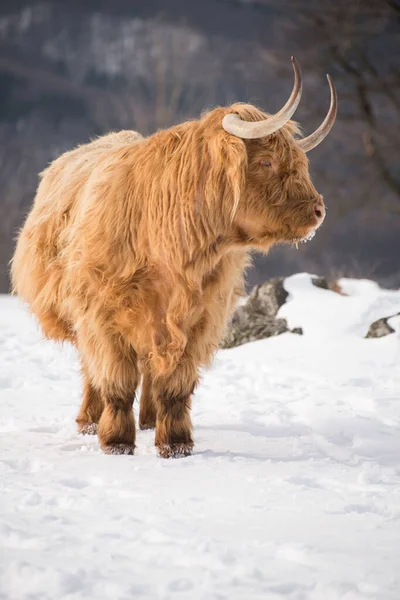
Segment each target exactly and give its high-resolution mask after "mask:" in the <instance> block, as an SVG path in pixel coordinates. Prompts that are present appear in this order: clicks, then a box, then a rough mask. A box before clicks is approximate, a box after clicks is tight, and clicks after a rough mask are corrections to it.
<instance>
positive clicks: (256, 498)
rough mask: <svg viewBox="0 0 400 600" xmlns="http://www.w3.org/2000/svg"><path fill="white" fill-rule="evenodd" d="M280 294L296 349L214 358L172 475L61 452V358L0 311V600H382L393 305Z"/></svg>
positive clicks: (11, 303)
mask: <svg viewBox="0 0 400 600" xmlns="http://www.w3.org/2000/svg"><path fill="white" fill-rule="evenodd" d="M283 286H284V289H285V290H286V292H287V293H288V297H287V299H286V302H285V303H284V304H282V305H281V306H280V308H279V310H278V312H277V318H279V319H285V320H286V322H287V326H288V328H290V329H293V328H295V327H301V328H302V329H303V335H302V336H299V335H292V334H290V333H284V334H282V335H279V336H274V337H271V338H269V339H265V340H260V341H257V342H254V343H251V344H245V345H242V346H240V347H238V348H233V349H230V350H221V351H220V352H218V354H217V357H216V360H215V363H214V365H213V367H212V369H210V370H209V371H207V372H205V373H204V374H203V377H202V381H201V384H200V385H199V387H198V389H197V390H196V393H195V396H194V399H193V422H194V427H195V438H196V446H195V450H194V454H193V456H191V457H189V458H186V459H179V460H162V459H160V458H158V457H157V456H156V454H155V449H154V446H153V440H154V434H153V432H149V431H144V432H138V439H137V452H136V455H135V456H106V455H104V454H103V453H102V452H101V451H100V449H99V446H98V443H97V439H96V437H95V436H85V437H82V436H79V435H78V433H77V432H76V428H75V423H74V418H75V415H76V413H77V411H78V407H79V401H80V398H79V396H80V378H79V365H78V361H77V356H76V354H75V351H74V350H73V349H72V348H70V347H68V346H65V347H60V346H55V345H53V344H51V343H49V342H46V341H43V340H42V339H41V336H40V334H39V332H38V330H37V327H36V325H35V323H34V321H33V320H32V319H31V318H30V317H29V316H28V314H27V312H26V310H25V309H24V308H22V307H21V306H20V305H19V303H18V300H17V299H15V298H9V297H5V296H4V297H2V298H0V598H1V600H31V599H32V600H33V599H35V600H36V599H37V600H55V599H56V600H88V599H90V600H91V599H93V600H109V599H110V598H113V599H115V600H131V599H133V598H134V599H143V600H156V599H163V600H172V599H174V600H175V599H179V598H182V600H187V599H188V598H190V599H191V600H214V599H215V600H217V599H219V600H222V599H229V600H231V599H233V600H235V599H237V600H239V599H240V600H252V599H254V600H265V599H266V600H270V599H271V600H275V599H276V600H278V599H283V598H285V599H289V600H372V599H373V600H398V598H399V590H400V575H399V540H400V348H399V346H400V338H399V335H400V333H399V332H400V317H396V318H393V319H391V320H390V326H391V327H392V328H393V329H394V330H395V333H394V334H393V335H389V336H386V337H383V338H380V339H368V340H366V339H364V338H365V335H366V333H367V331H368V328H369V326H370V324H371V323H372V322H373V321H376V320H377V319H380V318H382V317H385V316H387V315H390V314H395V313H398V312H399V311H400V291H396V292H395V291H389V290H382V289H380V288H379V287H378V286H377V285H376V284H374V283H373V282H370V281H356V280H348V279H347V280H346V279H344V280H340V287H341V289H342V291H343V294H346V295H340V294H337V293H334V292H332V291H329V290H326V289H321V288H319V287H315V286H314V285H313V284H312V281H311V277H310V276H309V275H305V274H300V275H295V276H293V277H290V278H288V279H286V280H285V281H284V282H283ZM137 411H138V407H137V405H135V412H136V413H137Z"/></svg>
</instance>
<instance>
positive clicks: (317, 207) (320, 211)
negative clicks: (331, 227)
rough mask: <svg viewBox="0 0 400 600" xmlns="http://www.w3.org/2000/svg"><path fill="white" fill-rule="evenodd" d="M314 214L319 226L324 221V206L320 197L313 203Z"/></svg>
mask: <svg viewBox="0 0 400 600" xmlns="http://www.w3.org/2000/svg"><path fill="white" fill-rule="evenodd" d="M314 214H315V216H316V217H317V219H318V221H319V224H321V223H322V221H323V220H324V219H325V205H324V200H323V198H322V196H318V198H317V199H316V200H315V202H314Z"/></svg>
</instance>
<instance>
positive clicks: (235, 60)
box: [0, 0, 400, 292]
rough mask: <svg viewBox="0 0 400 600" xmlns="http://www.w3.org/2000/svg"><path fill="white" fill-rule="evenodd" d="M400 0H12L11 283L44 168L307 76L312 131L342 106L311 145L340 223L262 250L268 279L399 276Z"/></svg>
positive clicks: (5, 33) (260, 274)
mask: <svg viewBox="0 0 400 600" xmlns="http://www.w3.org/2000/svg"><path fill="white" fill-rule="evenodd" d="M399 48H400V2H399V1H398V0H356V1H351V0H335V2H332V1H331V0H202V1H201V2H196V1H195V0H193V1H188V0H158V1H157V0H145V1H142V0H136V1H133V0H90V1H84V0H81V1H78V0H69V1H66V0H65V1H62V0H58V1H56V0H53V1H51V0H50V1H40V0H25V1H24V0H2V2H1V3H0V190H1V193H0V292H7V291H8V289H9V281H8V270H9V266H8V263H9V260H10V258H11V255H12V251H13V246H14V239H15V236H16V233H17V231H18V228H19V227H20V225H21V223H22V221H23V219H24V216H25V215H26V213H27V211H28V210H29V206H30V204H31V202H32V200H33V197H34V194H35V189H36V185H37V175H38V173H39V172H40V171H41V170H42V169H43V168H44V167H45V166H46V165H47V164H48V163H49V161H51V160H52V159H54V158H55V157H57V156H58V155H59V154H60V153H62V152H63V151H65V150H67V149H69V148H71V147H73V146H74V145H76V144H77V143H81V142H85V141H87V140H89V139H90V138H92V137H94V136H97V135H100V134H103V133H105V132H108V131H110V130H117V129H135V130H138V131H140V132H141V133H142V134H151V133H152V132H154V131H156V130H157V129H159V128H162V127H167V126H170V125H172V124H174V123H178V122H180V121H182V120H185V119H188V118H193V117H197V116H198V115H199V114H200V113H201V112H202V111H203V110H204V109H205V108H209V107H212V106H215V105H218V104H219V105H221V104H222V105H223V104H229V103H231V102H233V101H249V102H252V103H254V104H257V105H259V106H260V107H262V108H263V109H264V110H266V111H269V112H274V111H276V110H277V109H278V108H280V106H281V105H282V104H283V103H284V102H285V101H286V99H287V97H288V95H289V93H290V90H291V87H292V77H293V75H292V69H291V63H290V56H291V55H292V54H294V55H295V56H296V58H297V59H298V61H299V63H300V65H301V67H302V71H303V80H304V89H303V98H302V102H301V104H300V107H299V109H298V111H297V113H296V119H297V120H298V121H299V122H300V123H301V125H302V128H303V130H304V132H305V134H308V133H309V132H311V131H313V130H314V129H315V128H316V127H317V126H318V125H319V124H320V122H321V121H322V119H323V118H324V115H325V113H326V111H327V108H328V106H329V88H328V84H327V81H326V77H325V73H327V72H328V73H330V75H331V76H332V77H333V78H334V81H335V83H336V87H337V89H338V94H339V102H340V104H339V116H338V119H337V122H336V124H335V127H334V129H333V131H332V133H331V134H330V136H329V137H328V138H327V139H326V140H325V141H324V143H323V144H321V146H319V147H318V149H316V150H315V151H313V152H312V153H310V155H309V156H310V161H311V173H312V175H313V179H314V181H315V184H316V187H317V189H318V190H319V191H320V192H321V193H322V194H323V195H324V198H325V201H326V204H327V206H328V214H327V219H326V224H324V226H323V228H322V230H321V231H320V232H318V234H317V236H316V237H315V239H314V240H313V241H312V243H310V244H307V245H304V246H302V247H301V248H299V250H298V251H296V250H295V249H293V248H290V247H281V248H277V249H276V250H274V251H273V252H272V253H271V255H270V257H269V258H265V257H257V258H256V261H255V265H256V266H255V268H254V269H253V271H252V272H251V273H250V275H249V278H250V282H251V283H254V282H257V281H260V280H263V279H266V278H268V277H271V276H275V275H288V274H290V273H293V272H297V271H309V272H312V273H317V274H326V273H328V274H332V275H347V276H364V277H371V278H374V279H376V280H378V281H380V282H381V283H382V284H383V285H386V286H389V287H394V286H400V266H399V257H400V235H399V231H400V160H399V159H400V127H399V117H400V71H399V62H398V57H399Z"/></svg>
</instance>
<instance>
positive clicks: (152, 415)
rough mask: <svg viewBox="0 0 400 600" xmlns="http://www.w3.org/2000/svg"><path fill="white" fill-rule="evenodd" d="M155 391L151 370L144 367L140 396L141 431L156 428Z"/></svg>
mask: <svg viewBox="0 0 400 600" xmlns="http://www.w3.org/2000/svg"><path fill="white" fill-rule="evenodd" d="M153 394H154V390H153V385H152V379H151V375H150V372H149V370H148V369H147V368H146V367H144V370H143V381H142V393H141V396H140V412H139V427H140V429H154V428H155V426H156V416H157V411H156V404H155V401H154V397H153Z"/></svg>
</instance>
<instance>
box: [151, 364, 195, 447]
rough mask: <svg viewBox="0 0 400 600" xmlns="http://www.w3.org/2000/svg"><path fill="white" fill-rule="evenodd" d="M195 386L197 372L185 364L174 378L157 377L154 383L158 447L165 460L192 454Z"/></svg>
mask: <svg viewBox="0 0 400 600" xmlns="http://www.w3.org/2000/svg"><path fill="white" fill-rule="evenodd" d="M196 384H197V372H196V370H195V369H193V368H191V365H190V364H188V363H185V361H182V364H181V365H180V366H178V367H177V369H176V371H175V372H174V374H173V375H172V376H170V377H167V378H166V377H162V376H158V377H157V378H156V379H155V380H154V399H155V402H156V407H157V421H156V438H155V444H156V446H157V448H158V452H159V455H160V456H161V457H162V458H171V457H179V456H188V455H189V454H191V452H192V449H193V437H192V422H191V418H190V407H191V394H192V393H193V391H194V388H195V386H196Z"/></svg>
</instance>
